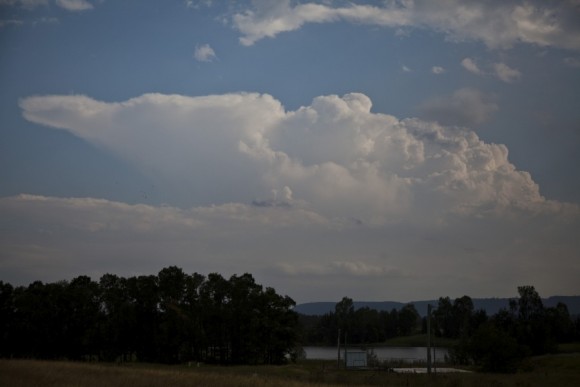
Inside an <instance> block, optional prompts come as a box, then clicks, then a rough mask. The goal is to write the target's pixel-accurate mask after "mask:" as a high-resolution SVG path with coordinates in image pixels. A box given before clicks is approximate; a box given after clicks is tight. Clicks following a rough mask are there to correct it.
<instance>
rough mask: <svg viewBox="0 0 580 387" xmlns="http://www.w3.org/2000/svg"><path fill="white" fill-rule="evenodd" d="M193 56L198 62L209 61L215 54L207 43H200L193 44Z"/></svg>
mask: <svg viewBox="0 0 580 387" xmlns="http://www.w3.org/2000/svg"><path fill="white" fill-rule="evenodd" d="M193 57H194V58H195V60H197V61H198V62H211V61H213V60H214V59H215V58H216V55H215V51H214V50H213V48H211V46H210V45H209V44H202V45H201V46H195V52H194V53H193Z"/></svg>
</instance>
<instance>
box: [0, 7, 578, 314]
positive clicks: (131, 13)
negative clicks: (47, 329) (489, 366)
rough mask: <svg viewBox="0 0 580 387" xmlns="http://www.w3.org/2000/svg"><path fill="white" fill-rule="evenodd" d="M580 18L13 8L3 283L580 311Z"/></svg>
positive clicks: (451, 11)
mask: <svg viewBox="0 0 580 387" xmlns="http://www.w3.org/2000/svg"><path fill="white" fill-rule="evenodd" d="M579 150H580V2H579V1H578V0H563V1H557V2H545V1H533V0H530V1H511V0H506V1H501V2H498V1H458V0H441V1H420V0H415V1H412V0H399V1H369V2H362V1H354V2H350V1H348V2H347V1H320V2H315V1H310V0H303V1H299V2H298V1H275V2H273V1H253V2H250V1H209V0H206V1H192V0H190V1H182V0H179V1H178V0H172V1H161V0H123V1H112V0H54V1H53V0H0V280H2V281H4V282H9V283H11V284H13V285H27V284H29V283H31V282H32V281H35V280H41V281H44V282H53V281H58V280H70V279H72V278H74V277H76V276H79V275H89V276H91V277H92V278H93V279H95V280H98V279H99V278H100V276H102V275H103V274H105V273H113V274H117V275H121V276H133V275H148V274H156V273H157V272H158V271H159V270H161V269H162V268H164V267H168V266H173V265H174V266H178V267H180V268H182V269H183V270H184V271H185V272H187V273H193V272H197V273H201V274H205V275H207V274H209V273H212V272H218V273H220V274H222V275H223V276H225V277H229V276H230V275H233V274H243V273H245V272H249V273H251V274H252V275H253V276H254V277H255V278H256V281H257V282H259V283H261V284H263V285H264V286H271V287H273V288H275V289H276V291H277V292H278V293H281V294H287V295H289V296H290V297H292V298H293V299H294V300H295V301H297V302H298V303H302V302H309V301H335V300H336V301H338V300H340V299H341V298H342V297H343V296H348V297H350V298H353V299H354V300H358V301H380V300H393V301H412V300H422V299H436V298H438V297H441V296H449V297H452V298H454V297H461V296H463V295H469V296H471V297H511V296H515V295H517V286H521V285H532V286H535V288H536V290H537V291H538V292H539V293H540V295H541V296H544V297H547V296H551V295H579V294H580V281H578V278H580V238H579V237H580V173H579V172H578V166H579V165H580V151H579Z"/></svg>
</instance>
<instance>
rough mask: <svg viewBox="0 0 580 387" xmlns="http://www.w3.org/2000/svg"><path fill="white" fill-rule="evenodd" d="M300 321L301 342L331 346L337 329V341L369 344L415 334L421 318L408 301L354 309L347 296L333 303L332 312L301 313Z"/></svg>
mask: <svg viewBox="0 0 580 387" xmlns="http://www.w3.org/2000/svg"><path fill="white" fill-rule="evenodd" d="M300 322H301V326H302V327H303V333H302V340H303V342H305V343H306V344H322V345H335V344H336V343H337V337H338V336H337V334H338V331H339V329H340V332H342V333H341V337H342V338H341V340H347V341H348V342H350V343H353V344H370V343H381V342H384V341H385V340H388V339H391V338H393V337H398V336H409V335H412V334H416V333H419V332H420V331H421V328H422V325H421V317H420V316H419V313H418V312H417V310H416V309H415V306H414V305H413V304H412V303H410V304H407V305H405V306H403V307H402V308H401V309H399V310H398V309H392V310H391V311H378V310H376V309H371V308H368V307H363V308H358V309H355V308H354V303H353V300H352V299H351V298H348V297H343V299H342V300H341V301H340V302H338V303H337V304H336V305H335V309H334V312H328V313H326V314H324V315H322V316H304V315H301V316H300ZM345 335H346V337H345Z"/></svg>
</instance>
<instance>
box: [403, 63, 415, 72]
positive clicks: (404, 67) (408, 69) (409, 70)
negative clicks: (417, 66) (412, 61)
mask: <svg viewBox="0 0 580 387" xmlns="http://www.w3.org/2000/svg"><path fill="white" fill-rule="evenodd" d="M401 70H403V71H404V72H406V73H410V72H411V71H413V70H411V69H410V68H409V67H407V66H405V65H403V66H402V67H401Z"/></svg>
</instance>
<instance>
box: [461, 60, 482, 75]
mask: <svg viewBox="0 0 580 387" xmlns="http://www.w3.org/2000/svg"><path fill="white" fill-rule="evenodd" d="M461 66H463V68H464V69H466V70H467V71H469V72H470V73H473V74H476V75H481V74H483V71H481V69H480V68H479V66H478V65H477V63H475V60H473V59H471V58H465V59H463V60H462V61H461Z"/></svg>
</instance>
